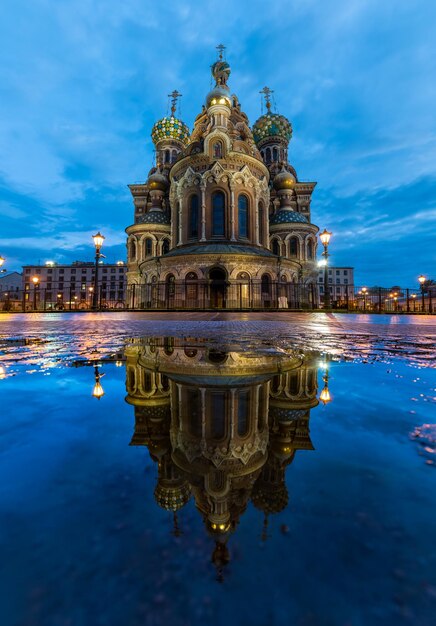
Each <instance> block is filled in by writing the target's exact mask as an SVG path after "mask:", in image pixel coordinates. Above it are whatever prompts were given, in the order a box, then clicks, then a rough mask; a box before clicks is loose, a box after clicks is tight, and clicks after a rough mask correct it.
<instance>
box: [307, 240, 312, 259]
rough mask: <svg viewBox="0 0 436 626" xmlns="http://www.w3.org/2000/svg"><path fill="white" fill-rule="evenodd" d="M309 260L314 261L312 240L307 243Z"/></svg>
mask: <svg viewBox="0 0 436 626" xmlns="http://www.w3.org/2000/svg"><path fill="white" fill-rule="evenodd" d="M307 258H308V259H313V241H312V239H309V241H308V242H307Z"/></svg>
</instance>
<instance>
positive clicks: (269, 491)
mask: <svg viewBox="0 0 436 626" xmlns="http://www.w3.org/2000/svg"><path fill="white" fill-rule="evenodd" d="M256 487H257V488H256ZM256 487H255V489H253V495H252V497H251V501H252V502H253V505H254V506H255V507H256V509H258V510H260V511H263V512H264V513H280V511H283V509H285V508H286V505H287V504H288V500H289V496H288V490H287V488H286V485H285V484H284V483H280V484H278V485H275V484H270V483H263V484H262V485H259V486H256Z"/></svg>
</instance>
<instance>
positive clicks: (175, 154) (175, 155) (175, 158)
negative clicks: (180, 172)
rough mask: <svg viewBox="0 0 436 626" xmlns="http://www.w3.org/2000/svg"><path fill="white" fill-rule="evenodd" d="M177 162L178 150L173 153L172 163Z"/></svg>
mask: <svg viewBox="0 0 436 626" xmlns="http://www.w3.org/2000/svg"><path fill="white" fill-rule="evenodd" d="M175 161H177V150H173V151H172V153H171V163H174V162H175Z"/></svg>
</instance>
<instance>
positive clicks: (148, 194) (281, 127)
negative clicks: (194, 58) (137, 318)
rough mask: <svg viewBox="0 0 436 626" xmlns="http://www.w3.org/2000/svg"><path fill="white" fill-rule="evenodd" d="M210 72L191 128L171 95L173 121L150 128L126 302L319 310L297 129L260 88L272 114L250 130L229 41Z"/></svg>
mask: <svg viewBox="0 0 436 626" xmlns="http://www.w3.org/2000/svg"><path fill="white" fill-rule="evenodd" d="M212 76H213V79H214V81H215V86H214V87H213V89H212V90H211V91H210V92H209V93H208V94H207V96H206V100H205V103H204V104H203V106H202V110H201V112H200V113H199V115H197V117H196V119H195V122H194V128H193V130H192V133H190V131H189V128H188V127H187V126H186V124H185V123H184V122H183V121H182V120H181V119H179V116H176V112H177V101H178V97H179V96H180V94H179V93H178V92H173V93H172V94H171V96H170V97H171V98H172V102H171V103H172V106H171V114H170V115H168V116H166V117H164V118H162V119H161V120H159V121H158V122H156V124H155V125H154V127H153V130H152V139H153V142H154V145H155V148H156V166H155V167H153V168H152V169H151V171H150V172H149V176H148V179H147V181H146V182H145V183H144V184H136V185H130V186H129V188H130V191H131V193H132V196H133V202H134V207H135V216H134V224H132V225H131V226H129V227H128V228H127V229H126V232H127V237H128V239H127V257H128V271H127V284H128V298H129V306H130V307H131V308H234V309H235V308H236V309H240V308H268V307H283V308H288V307H292V308H299V307H301V306H311V305H312V304H313V305H314V303H315V298H316V296H315V289H316V282H317V275H318V270H317V267H316V248H317V237H316V235H317V232H318V227H317V226H315V225H314V224H312V223H311V220H310V200H311V194H312V192H313V189H314V187H315V184H316V183H313V182H300V181H299V180H298V177H297V173H296V171H295V169H294V168H293V167H292V165H291V164H290V163H289V160H288V145H289V142H290V139H291V137H292V126H291V123H290V122H289V121H288V120H287V119H286V117H284V116H283V115H279V114H278V113H275V112H273V111H272V110H271V109H272V106H271V93H272V92H271V91H270V90H269V89H268V88H264V89H263V91H262V93H263V94H264V97H265V100H266V113H265V114H264V115H262V116H261V117H260V118H259V119H258V120H257V121H256V122H255V124H254V125H253V127H252V128H250V124H249V120H248V118H247V115H246V114H245V113H244V112H243V111H242V109H241V105H240V103H239V101H238V98H237V97H236V96H235V95H233V94H231V92H230V89H229V86H228V80H229V76H230V66H229V64H228V63H227V61H226V60H224V58H223V47H222V46H219V58H218V60H217V61H216V62H215V63H214V64H213V65H212Z"/></svg>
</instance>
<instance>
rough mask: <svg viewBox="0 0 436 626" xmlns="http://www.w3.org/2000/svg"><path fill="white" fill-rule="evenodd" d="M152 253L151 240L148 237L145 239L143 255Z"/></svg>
mask: <svg viewBox="0 0 436 626" xmlns="http://www.w3.org/2000/svg"><path fill="white" fill-rule="evenodd" d="M152 254H153V241H152V239H150V238H149V237H148V238H147V239H146V240H145V256H151V255H152Z"/></svg>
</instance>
